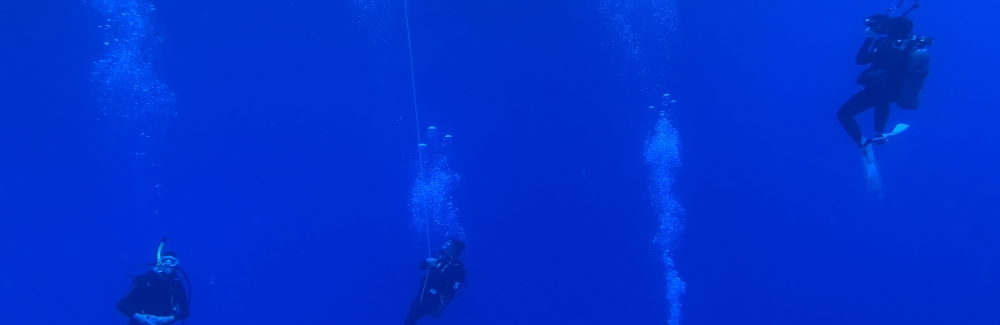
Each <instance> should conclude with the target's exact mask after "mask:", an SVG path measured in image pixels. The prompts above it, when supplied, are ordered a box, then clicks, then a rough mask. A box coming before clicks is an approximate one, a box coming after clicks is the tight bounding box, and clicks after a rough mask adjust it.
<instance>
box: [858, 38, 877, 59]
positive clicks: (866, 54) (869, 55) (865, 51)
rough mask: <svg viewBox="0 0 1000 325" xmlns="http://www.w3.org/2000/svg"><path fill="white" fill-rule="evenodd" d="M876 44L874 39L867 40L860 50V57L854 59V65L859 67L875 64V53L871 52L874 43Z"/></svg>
mask: <svg viewBox="0 0 1000 325" xmlns="http://www.w3.org/2000/svg"><path fill="white" fill-rule="evenodd" d="M874 42H875V39H874V38H866V39H865V43H864V44H862V45H861V49H860V50H858V56H857V57H855V58H854V63H857V64H858V65H866V64H871V63H872V62H875V52H872V51H870V49H871V47H872V43H874Z"/></svg>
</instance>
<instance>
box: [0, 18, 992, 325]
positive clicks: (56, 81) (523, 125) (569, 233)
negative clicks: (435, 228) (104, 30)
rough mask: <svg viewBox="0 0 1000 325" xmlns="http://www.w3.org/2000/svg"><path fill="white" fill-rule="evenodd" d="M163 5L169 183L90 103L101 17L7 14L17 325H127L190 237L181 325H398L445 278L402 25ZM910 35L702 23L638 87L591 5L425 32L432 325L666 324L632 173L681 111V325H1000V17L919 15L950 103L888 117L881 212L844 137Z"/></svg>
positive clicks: (159, 161) (2, 294) (6, 189)
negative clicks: (457, 249) (454, 228)
mask: <svg viewBox="0 0 1000 325" xmlns="http://www.w3.org/2000/svg"><path fill="white" fill-rule="evenodd" d="M634 1H636V2H639V1H638V0H634ZM155 4H156V5H157V11H155V12H154V14H153V15H152V16H151V21H152V23H153V24H154V26H155V27H156V32H157V34H158V35H160V36H162V37H163V38H164V40H165V41H164V42H163V43H162V44H160V45H158V46H157V49H158V51H159V55H157V56H156V58H155V60H154V62H153V66H154V69H155V70H156V71H157V73H158V74H159V76H160V77H161V79H162V80H163V81H164V82H165V83H166V84H168V85H169V86H170V87H171V88H172V89H173V91H174V92H175V93H176V94H177V107H176V110H177V112H178V115H177V116H176V117H174V118H172V119H171V120H169V121H163V122H162V123H163V124H165V125H166V126H167V133H166V136H165V137H161V138H159V139H157V141H156V142H155V143H154V146H152V147H151V148H150V149H149V150H150V151H151V152H154V153H156V154H155V155H154V156H155V157H154V158H137V157H136V156H135V155H134V153H135V152H136V150H137V149H136V147H137V146H138V144H137V143H136V141H135V134H136V131H137V128H135V127H128V126H127V123H125V122H124V121H120V120H115V119H108V118H103V117H102V116H101V115H100V110H99V109H98V103H96V102H95V97H94V95H92V91H93V89H94V84H93V83H92V82H91V81H90V73H91V71H92V63H93V62H94V61H96V60H98V59H100V58H101V57H102V56H103V55H104V54H105V53H104V51H105V47H104V46H103V45H102V44H101V43H102V41H103V40H102V39H101V34H100V30H99V29H97V28H96V25H97V24H98V23H99V22H100V21H101V19H102V17H101V16H100V15H99V14H98V13H96V12H95V11H94V10H93V8H92V7H91V6H90V5H88V4H86V3H83V2H80V1H69V2H67V1H52V0H38V1H31V2H27V1H5V2H3V3H2V4H0V62H2V64H0V108H2V112H3V114H2V115H0V261H2V264H0V317H2V318H3V319H4V322H5V323H10V324H48V323H54V322H60V323H62V322H66V321H71V322H76V323H85V324H98V323H101V324H106V323H116V322H121V323H124V322H125V318H124V316H121V315H117V314H116V311H115V310H114V309H113V308H114V304H115V303H116V302H117V299H118V298H120V295H121V294H123V293H124V291H125V290H126V289H127V287H128V281H129V280H128V278H126V277H125V276H124V272H125V270H126V269H127V268H128V266H130V265H133V264H136V263H142V262H149V261H150V259H151V258H152V256H153V255H154V251H155V249H156V244H157V242H158V240H159V239H160V237H162V236H164V235H169V236H171V240H170V242H169V244H168V249H171V250H175V251H177V252H178V253H179V255H180V256H181V259H182V261H183V265H184V266H185V267H186V269H187V270H188V272H189V273H190V275H191V276H192V278H193V279H194V283H193V284H194V298H193V299H194V302H193V305H192V309H193V311H192V318H191V321H190V324H219V323H228V322H233V321H238V322H241V323H250V324H268V323H282V324H284V323H304V322H310V323H316V322H319V323H362V324H394V323H398V322H400V321H401V320H402V318H403V317H404V315H405V312H406V308H407V306H408V303H409V300H410V299H411V298H412V295H413V294H415V292H416V291H417V282H418V279H419V277H420V272H419V271H417V270H416V264H417V263H418V262H419V260H420V259H421V258H422V257H423V252H424V249H425V248H424V247H422V246H421V245H420V243H421V238H417V236H416V231H415V230H413V229H411V228H410V226H409V224H410V216H409V208H408V206H407V204H408V194H409V187H410V186H411V185H412V180H413V177H414V172H415V171H414V167H413V161H414V160H415V158H414V157H413V156H414V154H415V150H414V141H415V139H414V136H415V130H414V121H413V111H412V102H411V99H410V85H409V81H410V80H409V70H408V67H409V66H408V58H407V56H406V39H405V27H404V25H403V24H402V5H401V3H398V4H394V3H387V2H386V3H385V4H384V5H382V6H379V7H378V8H377V10H373V11H363V10H359V9H358V8H357V6H355V4H354V3H352V2H348V1H335V2H332V3H330V2H328V1H281V2H275V1H258V0H251V1H240V2H233V1H226V2H218V1H216V2H211V1H209V2H206V1H194V0H176V1H169V2H156V3H155ZM888 5H889V3H887V1H871V0H865V1H861V0H849V1H840V2H821V3H812V2H803V1H790V0H780V1H777V0H771V1H766V2H748V1H681V2H680V3H679V11H678V13H679V18H680V25H679V29H678V31H677V32H676V33H675V34H674V35H672V36H671V37H674V39H675V40H676V41H675V42H673V43H672V44H674V47H673V48H670V49H669V50H670V51H671V52H672V53H673V55H672V59H671V62H669V64H664V63H663V62H659V61H658V62H649V61H648V60H647V61H642V60H640V61H635V60H634V59H629V58H628V56H627V55H626V54H625V52H627V51H626V50H625V47H627V44H625V43H623V42H622V41H621V39H622V38H621V35H619V34H618V32H617V31H616V29H615V28H613V27H612V25H613V24H612V22H611V19H610V18H609V13H608V12H606V11H602V10H601V9H600V3H599V2H598V1H582V2H581V1H558V2H552V1H550V2H544V3H539V2H538V1H517V0H503V1H499V0H497V1H494V0H483V1H415V2H414V3H413V4H412V7H411V19H412V30H413V40H414V47H413V51H414V60H415V72H416V76H417V90H418V96H419V103H420V107H421V124H422V127H426V126H428V125H436V126H438V127H439V128H440V129H442V130H445V131H446V132H448V133H451V134H454V135H455V139H456V142H455V146H456V147H455V150H454V153H455V155H454V157H453V165H452V167H453V169H455V170H456V171H458V172H459V173H460V174H461V175H462V181H461V183H460V185H459V187H458V188H456V190H455V193H454V200H455V203H456V205H457V206H458V207H459V209H460V210H459V216H460V218H461V220H462V222H463V225H464V226H465V227H466V230H467V232H468V234H469V237H468V240H469V245H470V249H469V251H468V257H467V264H468V268H469V269H470V278H469V290H468V291H467V293H466V294H465V295H463V296H462V297H461V298H460V299H458V300H456V302H455V303H454V305H453V306H452V307H451V308H450V309H449V311H448V314H447V315H446V317H445V318H444V319H442V320H441V321H440V323H441V324H518V323H528V324H665V323H666V321H665V320H666V317H667V312H666V306H665V299H664V295H665V289H664V283H663V276H662V271H663V266H662V262H661V261H660V260H659V253H658V252H656V250H655V248H654V246H653V245H652V243H651V240H652V238H653V236H654V235H655V234H656V227H657V222H658V221H657V220H656V216H655V215H656V212H655V210H654V209H653V207H652V206H651V205H650V202H651V200H650V198H649V197H648V193H649V192H648V188H647V187H648V185H649V180H648V176H647V175H648V173H647V169H646V166H645V165H644V164H643V161H642V150H643V148H642V144H643V140H644V138H645V137H646V136H647V135H648V132H649V130H650V129H651V128H652V125H653V123H654V122H655V113H656V112H655V111H650V110H648V109H646V108H645V107H647V106H649V105H656V104H658V98H659V96H660V95H661V94H662V93H663V92H667V91H669V92H672V93H674V94H675V96H676V97H678V98H679V100H680V102H681V105H680V107H679V109H678V110H677V111H676V112H674V114H673V118H674V124H675V126H676V127H677V128H678V129H679V130H680V133H681V138H682V141H683V148H682V155H683V157H682V159H683V164H684V168H683V169H682V170H681V171H680V174H679V175H678V184H677V195H678V199H679V200H680V201H681V203H682V204H683V205H684V206H685V210H686V214H685V218H686V225H687V230H686V232H685V234H684V237H683V238H682V240H681V249H680V250H679V251H678V252H677V264H678V266H679V269H680V272H681V276H682V277H683V278H684V279H685V280H686V281H687V284H688V294H687V295H686V296H685V297H684V304H685V306H684V310H685V313H686V314H685V320H684V323H686V324H732V323H737V322H738V323H741V324H846V323H850V324H886V323H909V324H996V323H1000V314H997V313H995V312H994V310H995V306H996V305H997V303H1000V280H998V279H997V276H996V274H1000V253H998V251H997V247H998V246H1000V235H998V233H1000V222H998V221H996V220H995V217H996V216H997V212H998V208H997V207H996V206H995V205H994V204H993V203H994V202H995V198H996V197H997V194H998V192H1000V188H998V185H997V184H998V182H1000V177H998V174H997V172H996V171H995V170H994V166H996V165H997V158H996V155H997V146H996V144H995V143H996V142H997V141H998V140H1000V139H998V138H1000V137H998V135H1000V133H998V132H996V131H994V130H993V129H991V123H992V122H993V121H995V120H996V119H997V117H998V113H997V112H996V111H995V110H996V107H997V105H996V103H995V101H996V99H997V93H996V92H995V91H996V90H997V89H1000V88H998V86H1000V63H998V61H997V60H996V58H997V57H1000V45H997V42H995V41H993V40H992V39H991V37H992V35H996V34H997V32H1000V23H997V22H996V19H995V17H994V14H995V13H996V12H998V11H1000V4H998V3H996V2H988V1H950V2H941V1H925V3H924V6H925V8H923V9H920V10H918V11H917V12H915V13H914V14H913V18H914V19H915V20H916V24H917V25H916V26H917V27H916V30H915V32H916V33H920V34H927V35H932V36H935V37H936V38H937V41H936V43H935V45H934V50H933V51H934V53H935V59H934V62H933V67H932V68H933V72H932V75H931V77H930V79H929V81H928V85H927V90H926V92H925V97H924V100H925V102H924V106H923V107H922V108H921V109H919V110H917V111H914V112H902V111H897V110H894V111H893V115H892V116H891V118H890V123H892V124H894V123H897V122H907V123H911V124H913V128H912V130H911V131H908V132H907V133H906V134H905V135H904V136H901V137H899V138H898V139H894V140H893V141H892V142H891V143H890V144H889V145H886V146H883V147H880V148H879V149H878V150H879V152H878V157H879V159H880V162H881V165H882V168H883V169H884V172H885V183H886V196H885V198H883V199H877V198H875V197H873V196H872V195H869V194H866V193H865V191H864V183H863V179H862V175H861V173H862V169H861V166H860V158H859V157H858V155H857V153H856V152H855V149H853V148H852V146H851V144H850V141H849V139H848V137H847V135H846V134H844V132H843V130H841V128H840V126H839V124H838V123H837V122H836V119H835V111H836V109H837V108H838V107H839V106H840V104H841V103H842V102H843V101H844V100H846V99H847V98H848V97H849V96H850V95H851V94H852V93H853V92H854V91H856V90H857V86H856V85H854V83H853V80H854V77H855V75H856V74H857V73H858V72H859V71H860V70H861V69H862V68H861V67H857V66H854V65H853V55H854V53H855V51H856V50H857V47H858V46H859V45H860V44H861V41H862V39H863V36H862V35H863V26H862V24H861V22H860V21H861V20H862V19H863V17H865V16H867V15H870V14H872V13H875V12H879V11H881V10H884V8H885V7H886V6H888ZM638 32H639V33H641V34H643V35H659V34H663V35H664V37H666V35H665V34H666V33H665V32H664V31H657V30H639V31H638ZM650 46H651V45H650ZM660 50H665V49H660ZM647 59H648V57H647ZM668 65H669V66H672V67H674V68H672V69H671V70H669V71H670V73H669V76H667V77H657V76H653V77H648V76H647V77H639V76H637V74H638V73H636V71H637V70H640V69H642V68H643V67H647V68H649V69H653V70H656V71H664V70H662V69H663V68H662V67H664V66H668ZM658 69H660V70H658ZM665 84H669V85H673V87H672V88H671V89H667V88H664V87H663V86H659V85H665ZM870 118H871V115H870V113H868V114H864V115H861V116H859V120H860V121H861V122H862V126H863V128H864V130H865V131H868V130H870V128H871V127H870V125H871V124H870V123H871V122H870ZM140 131H141V130H140ZM154 163H155V164H156V167H154V168H150V165H152V164H154ZM154 184H161V190H159V191H156V190H152V189H151V188H152V187H153V185H154ZM156 193H160V194H156ZM74 320H78V321H74ZM426 322H428V323H430V322H431V321H426Z"/></svg>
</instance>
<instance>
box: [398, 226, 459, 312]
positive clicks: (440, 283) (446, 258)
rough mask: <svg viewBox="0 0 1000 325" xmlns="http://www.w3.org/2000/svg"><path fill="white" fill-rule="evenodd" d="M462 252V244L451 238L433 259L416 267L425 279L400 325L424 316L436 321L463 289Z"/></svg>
mask: <svg viewBox="0 0 1000 325" xmlns="http://www.w3.org/2000/svg"><path fill="white" fill-rule="evenodd" d="M464 250H465V242H463V241H462V240H461V239H457V238H452V239H449V240H448V241H446V242H445V243H444V247H443V248H442V249H441V250H440V251H438V253H437V258H434V257H429V258H427V260H424V261H423V262H421V263H420V269H421V270H427V275H426V276H424V278H423V279H422V280H421V281H420V293H418V294H417V297H416V298H414V299H413V303H412V304H410V313H409V314H408V315H407V316H406V320H405V321H403V325H414V324H416V323H417V321H418V320H420V319H421V318H423V317H424V316H427V315H431V317H434V318H435V319H438V318H440V317H441V314H442V313H444V309H445V307H448V304H449V303H451V301H452V300H453V299H455V297H457V296H458V295H459V294H460V293H461V292H462V290H464V289H465V265H464V264H463V263H462V251H464Z"/></svg>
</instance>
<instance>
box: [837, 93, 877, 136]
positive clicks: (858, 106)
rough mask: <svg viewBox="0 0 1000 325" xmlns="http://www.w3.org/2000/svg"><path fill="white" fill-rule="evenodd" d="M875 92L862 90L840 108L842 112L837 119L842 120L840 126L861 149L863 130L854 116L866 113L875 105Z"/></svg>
mask: <svg viewBox="0 0 1000 325" xmlns="http://www.w3.org/2000/svg"><path fill="white" fill-rule="evenodd" d="M874 99H875V98H874V96H873V92H872V91H871V90H868V89H862V90H861V91H859V92H858V93H857V94H854V96H851V99H848V100H847V102H845V103H844V105H841V106H840V110H838V111H837V119H838V120H840V125H842V126H843V127H844V130H845V131H847V134H848V135H850V136H851V139H853V140H854V143H856V144H858V146H859V147H860V146H861V145H862V143H861V141H862V138H863V137H862V136H861V128H860V127H858V122H857V121H855V120H854V115H858V113H861V112H864V111H865V110H867V109H868V108H870V107H872V106H874V105H875V100H874Z"/></svg>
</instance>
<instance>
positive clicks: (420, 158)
mask: <svg viewBox="0 0 1000 325" xmlns="http://www.w3.org/2000/svg"><path fill="white" fill-rule="evenodd" d="M403 16H404V17H405V19H406V48H407V50H408V51H409V54H410V87H411V89H412V90H413V120H414V121H415V123H416V124H417V164H418V165H419V166H420V174H419V176H417V177H418V181H419V179H420V178H423V177H425V176H426V175H424V151H423V149H421V145H423V143H422V142H421V141H420V109H419V108H418V106H417V77H416V73H415V72H414V69H413V38H412V37H410V5H409V3H408V2H407V0H403ZM422 203H423V211H424V234H425V235H427V257H432V256H431V221H430V218H429V217H428V214H427V201H423V202H422ZM430 278H431V268H430V265H428V267H427V275H426V276H424V286H423V289H421V290H420V302H423V301H424V293H426V292H427V282H428V281H429V280H430Z"/></svg>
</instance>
